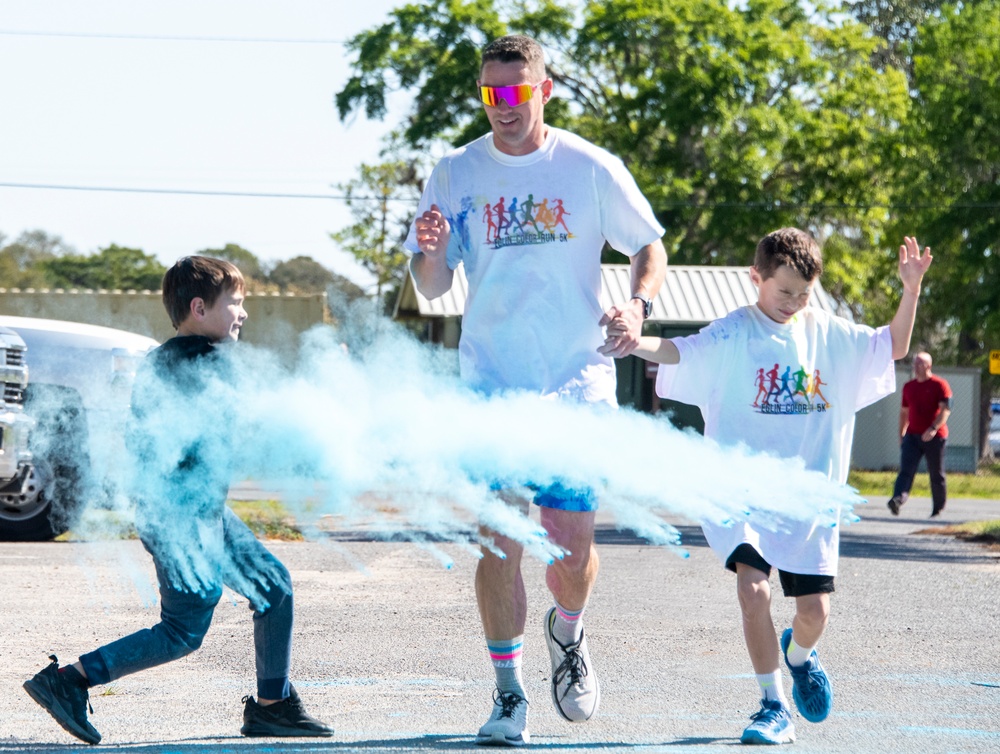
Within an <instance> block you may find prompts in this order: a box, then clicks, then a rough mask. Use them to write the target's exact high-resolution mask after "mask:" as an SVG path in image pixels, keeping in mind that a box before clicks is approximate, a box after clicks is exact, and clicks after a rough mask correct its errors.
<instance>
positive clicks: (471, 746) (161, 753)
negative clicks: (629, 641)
mask: <svg viewBox="0 0 1000 754" xmlns="http://www.w3.org/2000/svg"><path fill="white" fill-rule="evenodd" d="M717 740H718V739H711V738H688V739H679V740H677V741H659V742H644V743H624V742H621V741H591V742H581V741H569V740H568V741H557V740H546V739H545V738H544V737H541V738H540V737H533V738H532V740H531V746H530V748H532V749H539V748H541V749H550V750H574V751H588V750H591V749H593V750H598V749H600V750H614V749H625V750H627V749H647V748H649V747H650V746H657V747H658V746H674V745H686V744H707V743H714V742H716V741H717ZM86 750H87V747H84V746H81V745H80V744H66V745H52V744H46V745H41V744H16V743H8V742H4V741H2V740H0V752H2V753H6V752H10V753H11V754H15V753H16V754H27V752H42V751H44V752H80V751H86ZM352 751H358V752H362V751H363V752H378V751H387V752H390V751H391V752H400V751H476V752H482V751H489V749H484V748H483V747H482V746H477V745H476V743H475V740H474V739H473V737H472V736H468V735H463V736H449V735H433V734H428V735H426V736H413V737H411V738H382V739H374V740H371V741H337V740H336V739H332V740H330V739H324V740H320V739H309V740H302V741H284V740H283V741H273V740H268V739H246V738H242V737H241V738H239V739H234V740H232V741H227V740H220V739H217V738H213V739H187V740H181V741H173V742H170V743H164V742H149V743H132V744H119V745H111V746H105V745H102V746H101V747H100V752H101V754H136V752H141V753H142V754H243V752H274V753H275V754H312V752H352Z"/></svg>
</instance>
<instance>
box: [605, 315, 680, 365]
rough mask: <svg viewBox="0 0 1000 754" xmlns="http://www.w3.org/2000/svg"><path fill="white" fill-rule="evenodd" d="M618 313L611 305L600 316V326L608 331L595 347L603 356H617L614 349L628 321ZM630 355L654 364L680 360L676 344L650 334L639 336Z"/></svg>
mask: <svg viewBox="0 0 1000 754" xmlns="http://www.w3.org/2000/svg"><path fill="white" fill-rule="evenodd" d="M619 315H620V311H619V310H618V309H616V308H615V307H612V308H611V310H610V311H609V312H607V313H605V315H604V316H603V317H602V318H601V321H600V325H601V327H607V328H608V331H607V337H606V338H605V340H604V345H603V346H601V347H600V348H598V349H597V352H598V353H601V354H604V355H605V356H608V355H613V356H617V354H616V353H615V351H616V350H617V349H618V346H619V343H620V342H621V338H622V335H623V334H624V333H626V332H627V331H628V323H627V322H626V321H625V320H624V318H623V317H621V316H619ZM631 355H633V356H638V357H639V358H642V359H645V360H646V361H652V362H653V363H655V364H679V363H680V361H681V355H680V352H679V351H678V350H677V346H675V345H674V344H673V341H671V340H668V339H667V338H657V337H654V336H652V335H643V336H642V337H640V338H639V345H638V346H636V348H635V350H634V351H632V352H631Z"/></svg>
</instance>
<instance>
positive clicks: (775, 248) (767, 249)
mask: <svg viewBox="0 0 1000 754" xmlns="http://www.w3.org/2000/svg"><path fill="white" fill-rule="evenodd" d="M782 265H788V266H789V267H791V268H792V269H793V270H795V271H796V272H797V273H799V275H801V276H802V278H803V279H804V280H808V281H812V280H815V279H816V278H818V277H819V276H820V275H822V274H823V253H822V252H821V251H820V249H819V244H818V243H816V239H814V238H813V237H812V236H810V235H809V234H808V233H806V232H805V231H804V230H799V229H798V228H782V229H781V230H776V231H774V232H773V233H768V234H767V235H766V236H764V237H763V238H762V239H760V243H758V244H757V253H756V254H754V258H753V266H754V267H755V268H756V270H757V272H758V273H759V274H760V277H761V279H762V280H767V279H768V278H770V277H771V276H772V275H774V273H775V272H777V271H778V268H779V267H781V266H782Z"/></svg>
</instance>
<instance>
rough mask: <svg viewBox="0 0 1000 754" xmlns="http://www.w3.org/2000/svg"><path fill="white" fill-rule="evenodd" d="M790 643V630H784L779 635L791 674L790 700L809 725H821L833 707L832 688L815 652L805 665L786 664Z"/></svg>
mask: <svg viewBox="0 0 1000 754" xmlns="http://www.w3.org/2000/svg"><path fill="white" fill-rule="evenodd" d="M791 643H792V629H790V628H786V629H785V632H784V633H783V634H782V635H781V653H782V654H783V655H784V656H785V664H786V665H788V669H789V670H790V671H791V673H792V699H794V700H795V706H796V707H798V708H799V714H800V715H802V717H804V718H805V719H806V720H808V721H809V722H811V723H821V722H823V721H824V720H826V718H827V715H829V714H830V709H831V708H832V707H833V688H832V687H831V686H830V679H829V678H827V677H826V671H825V670H823V666H822V665H820V664H819V656H818V655H817V654H816V650H815V649H814V650H813V653H812V654H811V655H809V659H808V660H806V663H805V665H790V664H789V663H788V645H789V644H791Z"/></svg>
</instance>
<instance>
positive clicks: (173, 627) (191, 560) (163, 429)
mask: <svg viewBox="0 0 1000 754" xmlns="http://www.w3.org/2000/svg"><path fill="white" fill-rule="evenodd" d="M244 291H245V284H244V281H243V276H242V275H241V274H240V271H239V270H238V269H236V267H234V266H233V265H232V264H230V263H229V262H226V261H223V260H219V259H211V258H208V257H199V256H191V257H185V258H183V259H181V260H179V261H178V262H177V263H176V264H175V265H174V266H173V267H171V268H170V269H169V270H168V271H167V273H166V275H165V276H164V278H163V304H164V306H165V307H166V309H167V313H168V314H169V315H170V320H171V322H172V323H173V325H174V328H175V329H176V330H177V335H176V336H175V337H173V338H171V339H170V340H168V341H167V342H166V343H164V344H163V345H162V346H160V347H159V348H157V349H155V350H154V351H152V352H150V354H149V355H148V356H147V357H146V359H145V361H144V363H143V365H142V367H141V368H140V369H139V372H138V374H137V375H136V381H135V386H134V389H133V392H132V417H131V421H130V423H129V427H128V430H127V433H126V445H127V448H128V451H129V455H130V459H129V460H130V462H131V464H132V466H133V476H134V477H135V478H134V480H133V483H132V485H131V490H132V493H133V495H134V498H135V503H136V528H137V529H138V531H139V536H140V539H141V540H142V543H143V545H144V546H145V548H146V549H147V550H148V551H149V553H150V554H151V555H152V556H153V563H154V565H155V567H156V575H157V579H158V581H159V587H160V600H161V601H160V623H158V624H157V625H155V626H153V627H152V628H151V629H146V630H142V631H138V632H136V633H134V634H132V635H130V636H126V637H124V638H122V639H119V640H117V641H115V642H112V643H110V644H106V645H104V646H103V647H100V648H99V649H96V650H94V651H93V652H89V653H87V654H84V655H82V656H81V657H80V659H79V661H78V662H76V663H74V664H73V665H67V666H64V667H62V668H60V667H59V665H58V660H57V659H56V657H55V655H53V656H52V663H51V664H50V665H49V666H48V667H46V668H44V669H43V670H42V671H41V672H39V673H38V674H37V675H35V676H34V677H33V678H31V679H30V680H28V681H26V682H25V683H24V688H25V690H26V691H27V692H28V694H30V695H31V698H32V699H34V700H35V701H36V702H38V703H39V704H40V705H41V706H42V707H44V708H45V709H46V710H47V711H48V712H49V714H51V715H52V717H54V718H55V720H56V722H58V723H59V724H60V725H61V726H62V727H63V728H65V729H66V730H67V731H68V732H69V733H71V734H72V735H74V736H76V737H77V738H79V739H81V740H83V741H86V742H87V743H90V744H96V743H98V742H100V740H101V734H100V733H98V732H97V730H96V729H95V728H94V726H93V725H92V724H91V723H90V721H89V720H88V719H87V707H88V705H89V694H88V692H87V689H88V688H90V687H91V686H96V685H99V684H107V683H110V682H111V681H114V680H116V679H118V678H121V677H122V676H125V675H128V674H130V673H135V672H137V671H140V670H145V669H146V668H151V667H155V666H157V665H161V664H163V663H166V662H170V661H171V660H176V659H178V658H180V657H183V656H185V655H187V654H190V653H191V652H193V651H194V650H196V649H198V647H200V646H201V643H202V640H203V639H204V637H205V634H206V632H207V631H208V627H209V625H210V623H211V621H212V613H213V611H214V609H215V606H216V604H218V602H219V599H220V597H221V596H222V586H223V584H225V585H227V586H229V587H230V588H232V589H233V590H234V591H236V592H238V593H240V594H242V595H244V596H246V597H247V598H248V599H249V600H250V604H251V607H252V608H253V610H254V614H253V621H254V644H255V648H256V664H257V695H258V699H257V700H256V701H255V700H254V698H253V697H252V696H246V697H244V699H243V702H244V710H243V727H242V729H241V732H242V733H243V735H245V736H331V735H333V730H332V729H331V728H329V727H327V726H326V725H324V724H323V723H321V722H320V721H318V720H316V719H314V718H312V717H310V716H309V715H308V714H306V712H305V709H304V708H303V706H302V702H301V700H300V699H299V696H298V694H297V693H296V692H295V689H294V688H293V687H292V685H291V684H290V683H289V680H288V671H289V663H290V660H291V642H292V585H291V579H290V577H289V575H288V571H287V570H286V569H285V567H284V566H283V565H282V564H281V563H280V562H279V561H278V560H277V558H275V557H274V556H273V555H272V554H271V553H270V552H268V551H267V549H266V548H265V547H264V546H263V545H261V544H260V543H259V542H258V541H257V539H256V538H255V537H254V535H253V533H252V532H251V531H250V530H249V529H248V528H247V527H246V525H245V524H243V522H242V521H240V520H239V519H238V518H237V517H236V515H235V514H234V513H233V512H232V511H231V510H230V509H229V508H228V507H226V504H225V502H226V497H227V494H228V489H229V476H230V469H231V463H232V456H233V450H234V446H235V439H234V438H233V436H232V434H233V427H232V423H233V417H234V415H235V412H236V410H237V408H238V405H237V402H238V394H237V390H236V386H235V384H234V382H235V379H234V378H235V373H234V370H233V368H232V367H233V365H232V363H231V361H230V356H231V355H230V354H228V353H226V351H227V350H228V349H227V348H226V346H228V345H231V344H233V343H235V341H236V340H237V339H238V338H239V334H240V328H241V327H242V325H243V322H244V321H245V320H246V318H247V314H246V311H245V310H244V309H243V298H244Z"/></svg>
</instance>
